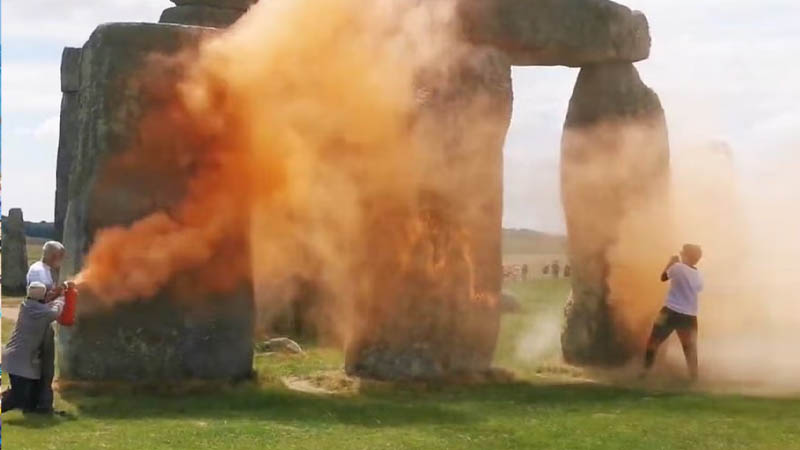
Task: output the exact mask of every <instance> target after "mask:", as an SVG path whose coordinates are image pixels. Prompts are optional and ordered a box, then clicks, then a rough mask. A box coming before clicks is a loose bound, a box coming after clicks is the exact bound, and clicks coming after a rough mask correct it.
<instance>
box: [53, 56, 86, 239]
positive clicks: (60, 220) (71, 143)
mask: <svg viewBox="0 0 800 450" xmlns="http://www.w3.org/2000/svg"><path fill="white" fill-rule="evenodd" d="M80 68H81V49H79V48H71V47H67V48H65V49H64V52H63V53H62V55H61V92H62V97H61V123H60V134H59V137H58V160H57V163H56V205H55V215H54V217H55V230H56V235H55V239H56V240H57V241H62V240H63V239H64V217H65V216H66V215H67V199H68V198H69V175H70V171H71V170H72V159H73V156H74V155H75V149H76V148H77V147H78V111H79V105H78V99H79V96H78V91H79V90H80V88H81V74H80Z"/></svg>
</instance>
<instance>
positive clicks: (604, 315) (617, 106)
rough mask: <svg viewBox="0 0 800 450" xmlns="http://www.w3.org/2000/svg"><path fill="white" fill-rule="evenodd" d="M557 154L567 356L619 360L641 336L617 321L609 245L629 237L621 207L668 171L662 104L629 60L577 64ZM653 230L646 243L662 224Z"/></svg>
mask: <svg viewBox="0 0 800 450" xmlns="http://www.w3.org/2000/svg"><path fill="white" fill-rule="evenodd" d="M561 158H562V164H561V166H562V196H563V203H564V210H565V214H566V219H567V234H568V241H569V257H570V264H571V272H572V273H571V275H572V289H573V291H572V293H571V296H570V300H569V301H568V305H567V309H566V325H565V329H564V332H563V334H562V350H563V352H564V357H565V359H566V360H567V361H568V362H572V363H578V364H590V365H595V364H597V365H613V364H620V363H623V362H625V361H627V360H628V358H630V357H631V356H632V353H633V352H634V351H635V349H636V348H637V345H638V343H637V342H634V340H632V339H629V336H627V335H626V332H627V331H626V330H624V329H622V328H621V327H620V326H619V323H618V322H617V321H616V318H617V317H618V314H619V313H621V311H615V310H614V305H612V304H611V303H612V302H610V298H609V296H610V295H611V292H610V287H609V275H610V270H611V268H610V266H609V252H610V251H611V249H612V247H613V246H615V245H618V244H619V243H620V242H623V241H624V240H625V239H628V237H627V236H623V235H620V231H619V227H620V222H621V220H622V218H623V217H624V215H625V214H626V213H628V212H630V211H632V210H635V209H636V208H637V207H638V206H639V205H640V204H642V202H643V201H644V200H646V199H648V198H651V196H653V195H661V194H663V192H664V190H665V186H666V181H667V176H668V171H669V143H668V138H667V128H666V122H665V118H664V112H663V110H662V108H661V104H660V102H659V100H658V97H657V96H656V94H655V93H654V92H653V91H652V90H650V89H649V88H648V87H647V86H645V85H644V83H642V81H641V80H640V78H639V74H638V73H637V71H636V69H635V68H634V67H633V65H632V64H629V63H616V64H601V65H594V66H589V67H585V68H583V69H581V72H580V75H579V76H578V81H577V83H576V85H575V90H574V92H573V95H572V99H571V100H570V105H569V112H568V114H567V120H566V124H565V128H564V137H563V140H562V154H561ZM652 232H653V236H652V237H653V238H654V239H651V240H649V241H648V243H649V244H650V245H653V244H654V243H655V242H656V241H657V240H658V239H657V235H658V234H659V233H663V230H655V229H654V230H652ZM640 237H641V236H640ZM645 240H646V239H645Z"/></svg>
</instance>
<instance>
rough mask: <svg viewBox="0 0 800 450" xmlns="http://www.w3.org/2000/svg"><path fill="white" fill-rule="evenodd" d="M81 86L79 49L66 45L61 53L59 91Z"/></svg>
mask: <svg viewBox="0 0 800 450" xmlns="http://www.w3.org/2000/svg"><path fill="white" fill-rule="evenodd" d="M80 88H81V49H79V48H73V47H66V48H64V52H63V53H62V54H61V92H77V91H78V89H80Z"/></svg>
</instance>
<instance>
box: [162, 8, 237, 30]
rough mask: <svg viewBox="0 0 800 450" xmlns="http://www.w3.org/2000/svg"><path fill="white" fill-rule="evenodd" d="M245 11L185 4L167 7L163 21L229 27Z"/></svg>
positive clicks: (163, 14)
mask: <svg viewBox="0 0 800 450" xmlns="http://www.w3.org/2000/svg"><path fill="white" fill-rule="evenodd" d="M242 14H244V11H242V10H239V9H232V8H217V7H213V6H203V5H184V6H175V7H173V8H167V9H165V10H164V12H163V13H161V19H160V20H159V22H161V23H176V24H181V25H196V26H201V27H213V28H227V27H229V26H231V25H233V24H234V22H236V21H237V20H239V18H240V17H242Z"/></svg>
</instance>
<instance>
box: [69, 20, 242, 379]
mask: <svg viewBox="0 0 800 450" xmlns="http://www.w3.org/2000/svg"><path fill="white" fill-rule="evenodd" d="M214 32H215V31H214V30H212V29H209V28H201V27H191V26H183V25H170V24H144V23H114V24H106V25H102V26H100V27H98V28H97V29H96V30H95V31H94V33H93V34H92V35H91V37H90V38H89V40H88V41H87V42H86V44H85V45H84V46H83V49H82V51H81V58H80V89H79V91H78V97H79V98H78V104H79V105H80V106H79V112H78V119H77V122H76V124H75V125H74V126H75V127H77V128H74V129H66V130H64V129H62V133H65V134H72V133H74V134H75V135H77V136H79V138H78V144H77V147H76V148H75V150H74V155H73V158H74V161H73V163H72V164H71V174H70V177H69V188H68V189H69V193H68V207H67V212H66V218H65V224H64V243H65V245H66V247H67V251H68V256H67V260H66V261H65V267H64V271H65V275H66V277H69V276H71V275H74V274H76V273H77V272H79V271H80V269H81V268H82V267H83V262H84V256H85V254H86V253H87V251H88V250H89V248H90V247H91V245H92V243H93V241H94V239H95V237H96V235H97V233H98V232H99V231H101V230H103V229H105V228H107V227H111V226H115V225H129V224H131V223H133V222H134V221H136V220H137V219H140V218H143V217H145V216H147V215H148V214H150V213H152V212H156V211H165V212H168V211H170V209H171V208H172V207H174V206H175V205H176V204H178V203H179V202H180V200H181V198H182V196H183V193H184V192H185V189H186V184H187V182H188V180H189V179H190V178H191V168H184V169H179V168H175V167H172V166H168V165H167V166H165V164H162V163H158V164H154V163H153V162H150V163H149V164H148V161H140V162H141V164H138V165H137V164H134V165H130V166H125V165H122V166H120V165H118V164H115V162H117V161H119V159H118V158H117V157H119V156H120V155H122V154H124V153H125V152H129V151H135V150H136V146H137V143H139V142H141V139H142V138H143V136H142V134H141V133H143V132H144V131H143V129H142V119H143V118H144V117H145V116H146V114H148V113H149V112H150V111H154V110H158V109H159V108H164V107H165V105H168V104H170V103H169V102H171V101H172V99H173V98H174V95H175V93H174V92H171V91H169V89H170V88H169V86H174V85H175V83H170V79H171V78H170V77H178V76H179V71H178V73H176V70H177V69H176V67H178V65H177V64H176V65H175V67H173V66H172V65H171V62H170V60H169V57H170V56H174V55H177V54H178V53H179V52H182V51H184V50H186V51H190V50H191V49H193V48H195V47H196V46H197V45H198V43H199V42H200V40H201V39H202V38H203V37H204V36H206V35H208V34H209V33H214ZM67 74H68V75H69V74H70V73H69V72H68V73H67ZM154 82H155V83H163V84H162V85H160V86H156V87H163V88H165V89H166V90H164V89H153V86H152V83H154ZM159 125H163V126H164V127H166V128H167V129H168V128H172V129H175V127H171V126H170V124H169V123H161V124H159ZM162 134H163V136H161V135H162ZM162 138H163V139H162ZM159 139H161V140H160V141H159V145H162V146H175V145H188V144H187V143H186V142H185V141H186V140H187V139H188V138H187V137H186V136H182V135H181V134H180V133H178V132H177V131H176V132H174V133H172V134H170V133H161V134H159ZM196 150H199V148H196ZM167 153H168V152H167ZM181 170H183V171H181ZM209 213H210V214H213V212H209ZM240 234H241V236H238V237H237V236H232V237H231V239H230V241H231V242H230V245H229V247H228V250H230V253H232V254H236V255H237V258H241V261H249V253H248V251H247V248H246V247H245V246H244V245H243V243H242V241H241V240H242V237H243V236H246V232H245V231H244V230H243V231H242V232H241V233H240ZM229 256H230V255H229V254H225V255H222V254H220V255H212V261H215V260H217V259H220V258H228V257H229ZM198 276H208V275H204V274H196V273H193V272H191V271H189V272H186V273H181V274H178V275H176V276H175V277H174V279H173V280H171V282H170V283H169V284H168V285H167V286H166V287H165V288H164V289H162V290H161V291H160V292H159V293H157V294H156V295H154V296H152V297H150V298H139V299H134V300H131V301H126V302H123V303H112V302H110V301H109V299H107V298H104V293H103V292H89V291H87V290H81V295H80V298H79V302H78V312H77V322H76V324H75V326H73V327H71V328H66V327H59V329H58V345H57V358H58V363H59V368H60V376H61V377H62V378H66V379H73V380H131V381H154V380H182V379H237V378H242V377H246V376H248V375H249V374H250V373H251V371H252V355H253V351H252V331H253V315H254V311H253V310H254V306H253V297H252V289H251V288H250V287H249V286H241V287H240V288H237V289H231V290H229V291H228V292H224V293H220V294H210V293H207V292H204V291H202V290H199V291H198V290H196V289H195V290H194V291H192V290H191V289H187V288H186V286H189V287H191V286H197V285H198V283H196V282H193V280H196V279H197V277H198ZM214 276H221V277H224V276H225V274H224V273H220V274H215V275H214ZM187 291H191V292H192V293H191V295H187V294H186V292H187Z"/></svg>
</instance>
